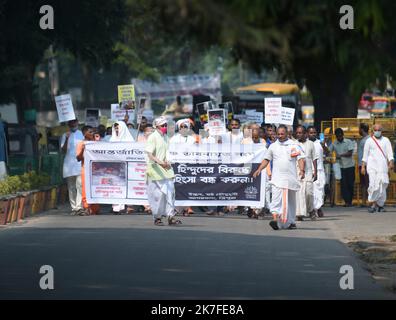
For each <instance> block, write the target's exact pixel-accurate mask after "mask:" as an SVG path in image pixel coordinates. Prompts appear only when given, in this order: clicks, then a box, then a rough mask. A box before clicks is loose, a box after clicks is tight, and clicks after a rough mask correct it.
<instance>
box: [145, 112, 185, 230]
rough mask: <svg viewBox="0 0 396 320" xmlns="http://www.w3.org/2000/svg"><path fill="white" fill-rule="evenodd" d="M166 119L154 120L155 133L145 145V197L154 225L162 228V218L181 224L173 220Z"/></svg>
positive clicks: (173, 200) (173, 202) (172, 185)
mask: <svg viewBox="0 0 396 320" xmlns="http://www.w3.org/2000/svg"><path fill="white" fill-rule="evenodd" d="M167 122H168V121H167V119H166V118H165V117H159V118H157V119H155V120H154V122H153V127H154V128H155V131H154V132H153V133H152V134H151V135H150V136H149V138H148V139H147V143H146V149H145V151H146V153H147V171H146V176H147V195H148V201H149V205H150V208H151V211H152V213H153V218H154V224H155V225H156V226H162V225H163V223H162V219H161V218H162V216H166V217H167V218H168V224H169V225H178V224H181V221H180V220H176V219H175V185H174V182H173V179H174V178H175V174H174V172H173V169H172V166H171V164H170V163H169V161H168V136H167V129H168V124H167Z"/></svg>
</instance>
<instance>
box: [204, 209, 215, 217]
mask: <svg viewBox="0 0 396 320" xmlns="http://www.w3.org/2000/svg"><path fill="white" fill-rule="evenodd" d="M206 214H207V215H208V216H214V215H215V214H216V213H215V212H214V211H213V210H211V211H208V212H207V213H206Z"/></svg>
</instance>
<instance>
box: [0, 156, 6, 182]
mask: <svg viewBox="0 0 396 320" xmlns="http://www.w3.org/2000/svg"><path fill="white" fill-rule="evenodd" d="M5 178H7V167H6V163H5V162H4V161H0V181H2V180H4V179H5Z"/></svg>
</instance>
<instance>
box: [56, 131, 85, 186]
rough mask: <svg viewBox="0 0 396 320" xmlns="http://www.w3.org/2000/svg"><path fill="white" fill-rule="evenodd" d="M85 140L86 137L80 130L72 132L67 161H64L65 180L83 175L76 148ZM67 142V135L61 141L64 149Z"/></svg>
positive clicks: (68, 144)
mask: <svg viewBox="0 0 396 320" xmlns="http://www.w3.org/2000/svg"><path fill="white" fill-rule="evenodd" d="M82 140H84V136H83V134H82V132H81V131H80V130H77V131H76V132H71V133H70V136H69V140H68V141H67V151H66V156H65V160H64V161H63V178H68V177H74V176H79V175H81V162H78V161H77V158H76V148H77V144H78V143H79V142H80V141H82ZM65 142H66V133H65V134H63V136H62V139H61V147H62V148H63V146H64V144H65Z"/></svg>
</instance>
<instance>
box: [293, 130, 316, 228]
mask: <svg viewBox="0 0 396 320" xmlns="http://www.w3.org/2000/svg"><path fill="white" fill-rule="evenodd" d="M296 138H297V140H298V145H299V146H300V147H301V149H302V152H303V153H304V155H305V177H304V179H301V180H300V185H301V188H300V190H298V192H297V211H296V216H297V220H298V221H303V219H304V218H307V217H310V218H311V219H312V220H314V219H316V214H315V212H314V191H313V188H314V186H313V184H314V181H316V179H317V161H318V155H317V154H316V149H315V145H314V143H313V142H312V141H311V140H308V139H307V130H306V129H305V127H304V126H298V127H297V128H296ZM297 169H298V168H297Z"/></svg>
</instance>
